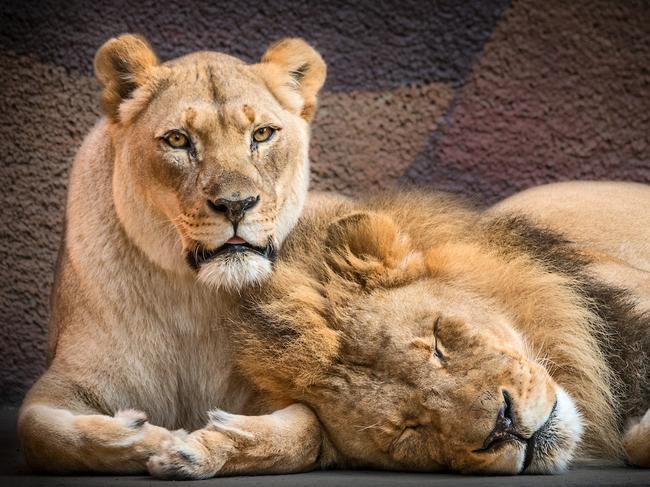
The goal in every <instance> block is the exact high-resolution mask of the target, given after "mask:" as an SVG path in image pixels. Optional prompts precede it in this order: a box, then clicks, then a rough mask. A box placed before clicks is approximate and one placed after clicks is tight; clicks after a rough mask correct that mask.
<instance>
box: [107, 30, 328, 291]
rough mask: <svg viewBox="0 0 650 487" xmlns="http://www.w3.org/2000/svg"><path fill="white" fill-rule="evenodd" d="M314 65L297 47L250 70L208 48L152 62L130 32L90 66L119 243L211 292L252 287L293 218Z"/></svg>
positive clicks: (316, 85) (302, 175)
mask: <svg viewBox="0 0 650 487" xmlns="http://www.w3.org/2000/svg"><path fill="white" fill-rule="evenodd" d="M325 71H326V68H325V63H324V62H323V60H322V59H321V57H320V56H319V55H318V53H317V52H316V51H314V50H313V49H312V48H311V47H310V46H308V45H307V44H306V43H305V42H304V41H302V40H300V39H285V40H283V41H280V42H278V43H276V44H274V45H272V46H271V47H270V48H269V49H268V50H267V52H266V53H265V54H264V56H263V57H262V60H261V62H260V63H258V64H253V65H249V64H246V63H244V62H242V61H240V60H238V59H235V58H233V57H230V56H227V55H224V54H219V53H215V52H197V53H193V54H189V55H186V56H183V57H181V58H178V59H174V60H172V61H169V62H166V63H162V64H161V63H159V62H158V60H157V58H156V55H155V54H154V52H153V51H152V50H151V48H150V47H149V45H148V44H147V42H146V41H145V40H144V39H143V38H141V37H139V36H134V35H123V36H120V37H118V38H115V39H111V40H109V41H108V42H107V43H106V44H104V46H102V47H101V48H100V49H99V51H98V53H97V56H96V58H95V72H96V75H97V79H98V80H99V81H100V83H101V84H102V85H103V94H102V108H103V110H104V112H105V113H106V115H107V118H108V120H109V125H108V127H109V132H110V134H111V137H112V149H113V151H114V154H113V158H114V173H113V185H114V187H113V194H114V200H115V207H116V211H117V214H118V217H119V219H120V221H121V223H122V225H123V226H124V228H125V230H126V233H127V235H128V236H129V237H130V238H131V239H132V240H133V241H134V242H135V243H136V245H137V246H138V247H139V248H140V249H141V250H143V251H144V252H145V254H146V255H147V256H148V257H149V258H150V259H151V260H153V261H154V262H156V263H157V264H159V265H161V266H162V267H163V268H165V269H167V270H174V271H180V272H187V271H188V270H190V269H192V270H194V271H196V273H197V275H198V278H199V279H200V280H201V281H203V282H205V283H207V284H209V285H212V286H214V287H217V288H226V289H238V288H240V287H241V286H243V285H246V284H249V283H253V282H259V281H260V280H261V279H262V278H264V277H266V276H267V275H268V274H269V272H270V270H271V264H270V261H271V260H272V259H273V257H274V255H275V251H276V249H277V248H278V246H279V245H280V244H281V243H282V241H283V239H284V238H285V236H286V235H287V233H288V232H289V230H290V229H291V228H292V227H293V225H294V224H295V222H296V219H297V217H298V215H299V213H300V212H301V209H302V205H303V202H304V198H305V195H306V191H307V185H308V164H309V163H308V143H309V122H310V121H311V119H312V118H313V116H314V112H315V109H316V96H317V94H318V91H319V90H320V88H321V86H322V85H323V82H324V80H325Z"/></svg>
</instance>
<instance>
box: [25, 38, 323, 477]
mask: <svg viewBox="0 0 650 487" xmlns="http://www.w3.org/2000/svg"><path fill="white" fill-rule="evenodd" d="M325 71H326V68H325V64H324V62H323V60H322V59H321V57H320V56H319V54H318V53H316V51H314V50H313V49H312V48H311V47H310V46H308V45H307V44H306V43H305V42H304V41H302V40H300V39H285V40H283V41H280V42H278V43H276V44H274V45H272V46H271V47H270V48H269V49H268V50H267V52H266V53H265V54H264V56H263V57H262V60H261V62H260V63H258V64H254V65H248V64H245V63H244V62H242V61H240V60H238V59H235V58H232V57H230V56H227V55H224V54H220V53H216V52H197V53H194V54H189V55H187V56H183V57H181V58H179V59H175V60H172V61H169V62H166V63H163V64H160V63H159V62H158V60H157V58H156V55H155V54H154V53H153V51H152V50H151V48H150V47H149V45H148V44H147V42H146V41H145V40H144V39H142V38H141V37H138V36H133V35H123V36H121V37H118V38H115V39H111V40H109V41H108V42H107V43H106V44H104V46H102V47H101V49H100V50H99V51H98V53H97V56H96V58H95V72H96V76H97V79H98V80H99V81H100V83H101V84H102V86H103V94H102V100H101V105H102V108H103V110H104V112H105V114H106V117H104V118H103V119H101V120H100V121H99V122H98V123H97V125H96V126H95V127H94V129H93V130H92V131H91V133H90V134H89V135H88V136H87V137H86V140H85V142H84V144H83V146H82V147H81V149H80V151H79V153H78V155H77V158H76V160H75V163H74V166H73V168H72V172H71V176H70V185H69V194H68V203H67V212H66V229H65V238H64V242H63V244H62V247H61V251H60V256H59V263H58V270H57V275H56V283H55V286H54V290H53V301H52V311H51V330H50V347H49V350H50V363H49V368H48V370H47V371H46V372H45V374H44V375H43V376H42V377H41V378H40V379H39V380H38V382H37V383H36V384H35V385H34V386H33V387H32V389H31V390H30V392H29V394H28V395H27V398H26V399H25V402H24V404H23V406H22V408H21V411H20V415H19V420H18V427H19V436H20V439H21V442H22V447H23V450H24V453H25V456H26V458H27V461H28V463H29V464H30V465H31V466H32V467H34V468H37V469H40V470H45V471H49V472H58V473H62V472H71V471H96V472H99V471H102V472H111V473H127V472H140V471H146V462H147V459H148V458H149V457H150V455H152V454H153V453H155V452H156V451H157V450H158V448H159V446H160V444H161V442H162V441H164V440H166V439H169V438H170V437H172V435H173V433H172V432H170V429H174V428H192V429H193V428H196V427H198V426H200V425H202V424H204V422H205V421H206V420H207V416H206V415H205V411H207V410H208V409H210V408H213V407H214V406H215V405H219V406H220V407H225V408H228V409H233V410H239V409H240V408H241V406H242V404H243V402H244V401H245V399H246V398H247V396H248V395H249V388H248V386H247V385H246V384H245V383H244V381H242V380H241V378H240V377H239V376H238V374H237V373H236V372H235V371H234V370H233V367H232V357H231V351H230V347H229V343H228V339H227V336H226V334H225V332H224V326H223V321H222V320H221V319H220V317H221V316H223V315H224V312H225V310H226V309H228V308H230V307H233V306H236V304H237V301H238V299H237V298H236V297H234V298H233V297H229V296H228V295H229V294H234V293H226V291H232V290H236V289H238V288H240V287H241V286H245V285H249V284H251V283H257V282H260V281H261V280H262V279H263V278H265V277H266V276H267V275H268V274H269V273H270V271H271V260H272V259H273V258H274V255H275V253H276V252H277V250H278V249H279V248H280V245H281V244H282V242H283V240H284V238H285V237H286V235H287V233H288V232H289V231H290V230H291V228H292V227H293V226H294V224H295V222H296V220H297V218H298V216H299V213H300V212H301V210H302V206H303V202H304V199H305V196H306V192H307V185H308V170H309V168H308V166H309V161H308V143H309V122H310V121H311V119H312V117H313V115H314V112H315V109H316V96H317V93H318V91H319V89H320V88H321V86H322V85H323V82H324V79H325ZM139 410H142V411H145V412H146V415H145V413H142V412H139ZM149 421H151V423H150V422H149ZM154 425H158V426H154ZM179 434H180V433H179Z"/></svg>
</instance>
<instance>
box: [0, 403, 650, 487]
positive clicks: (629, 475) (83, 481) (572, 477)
mask: <svg viewBox="0 0 650 487" xmlns="http://www.w3.org/2000/svg"><path fill="white" fill-rule="evenodd" d="M15 423H16V409H7V408H5V409H0V486H2V487H4V486H13V485H17V486H23V485H24V486H57V487H59V486H68V485H70V486H117V487H127V486H129V487H146V486H153V487H165V486H167V485H171V484H176V485H178V484H179V483H180V482H169V481H161V480H154V479H151V478H149V477H146V476H129V477H114V476H108V475H104V476H69V477H48V476H42V475H33V474H30V472H29V471H28V470H27V468H26V466H25V465H24V463H23V460H22V457H21V453H20V450H19V448H18V445H17V442H16V427H15ZM185 485H187V486H190V485H191V486H195V485H196V486H197V487H199V486H203V485H212V486H217V485H218V486H219V487H222V486H223V487H230V486H232V487H254V486H264V487H274V486H283V487H292V486H300V485H308V486H310V487H325V486H329V485H350V486H354V487H365V486H373V487H393V486H395V487H399V486H421V485H425V486H454V487H465V486H467V487H470V486H503V487H519V486H533V487H534V486H544V487H551V486H563V487H564V486H566V487H581V486H585V487H598V486H624V485H625V486H639V487H641V486H644V487H648V486H650V470H641V469H634V468H623V467H616V468H612V467H609V468H603V467H588V468H584V467H583V468H577V469H573V470H571V471H569V472H568V473H566V474H563V475H550V476H549V475H522V476H517V477H469V476H462V475H452V474H412V473H398V472H366V471H328V472H311V473H306V474H295V475H273V476H260V477H228V478H218V479H211V480H202V481H194V482H185Z"/></svg>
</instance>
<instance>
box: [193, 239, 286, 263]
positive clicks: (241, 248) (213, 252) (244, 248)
mask: <svg viewBox="0 0 650 487" xmlns="http://www.w3.org/2000/svg"><path fill="white" fill-rule="evenodd" d="M246 252H253V253H255V254H258V255H261V256H262V257H264V258H266V259H268V260H270V261H273V260H274V259H275V256H276V251H275V248H274V246H273V243H272V242H271V241H269V243H268V245H266V247H257V246H255V245H251V244H250V243H248V242H246V241H245V240H243V239H241V238H239V237H234V238H231V239H229V240H228V241H226V243H224V244H223V245H222V246H221V247H217V248H214V249H206V248H205V247H203V246H202V245H197V246H196V247H194V249H193V250H188V251H187V253H186V255H185V258H186V260H187V263H188V264H189V266H190V267H191V268H192V269H194V270H198V269H199V267H201V265H202V264H205V263H206V262H209V261H211V260H213V259H215V258H217V257H219V256H230V255H232V256H235V255H241V254H243V253H246Z"/></svg>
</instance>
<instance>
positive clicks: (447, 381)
mask: <svg viewBox="0 0 650 487" xmlns="http://www.w3.org/2000/svg"><path fill="white" fill-rule="evenodd" d="M610 204H612V205H613V206H615V203H614V202H610ZM630 218H631V219H634V218H635V217H634V216H630ZM508 222H509V220H506V219H501V218H500V217H499V216H494V215H492V214H491V213H482V212H477V211H474V210H472V209H470V208H467V207H465V206H464V205H462V204H460V203H458V202H456V201H454V200H451V199H449V198H446V197H442V196H431V195H426V194H422V193H413V194H401V195H392V196H387V197H384V198H375V199H370V200H367V201H362V202H349V201H347V202H341V203H338V204H332V205H331V206H330V207H328V208H319V209H311V210H310V211H308V212H307V213H306V214H305V216H304V217H303V220H302V221H301V223H300V224H299V225H298V226H297V227H296V229H295V231H294V232H293V233H292V235H291V236H290V238H289V239H288V240H287V241H286V242H285V246H284V247H283V251H282V255H281V259H280V262H279V263H278V265H277V266H276V270H275V272H274V274H273V276H272V278H271V279H270V281H269V282H268V283H267V285H266V286H264V288H262V289H259V290H254V291H250V292H249V293H248V294H247V296H246V301H245V303H246V304H245V306H244V308H243V311H242V312H241V313H239V314H237V315H236V316H235V317H234V322H233V326H232V331H233V335H234V339H235V344H236V348H237V350H238V354H237V359H238V363H239V366H240V368H241V370H242V372H243V373H244V375H245V376H246V377H248V378H249V379H250V380H251V381H253V382H254V383H255V384H256V385H257V386H258V387H259V388H260V389H261V390H262V391H264V392H265V394H266V397H267V400H269V398H270V400H271V403H270V404H271V405H272V404H273V401H277V404H278V405H286V404H287V403H290V402H291V401H297V402H302V403H304V404H306V405H308V406H310V407H311V408H312V409H313V411H314V413H315V416H314V418H313V420H312V422H310V421H307V420H305V419H304V417H303V418H299V417H297V418H296V422H295V424H294V427H293V430H294V431H293V434H295V435H296V437H300V436H302V435H304V434H306V433H307V432H309V431H312V429H313V422H315V421H317V420H318V421H319V422H320V424H321V425H322V435H323V440H322V446H321V452H320V457H319V462H318V463H317V462H313V461H312V463H311V467H312V468H316V467H317V466H321V467H333V466H337V467H366V468H367V467H372V468H391V469H398V470H429V471H430V470H440V469H452V470H457V471H461V472H473V473H510V474H512V473H518V472H520V471H521V470H522V468H523V466H524V455H525V452H524V450H525V447H524V446H522V445H521V444H520V443H517V442H510V443H507V444H506V445H505V446H504V447H503V448H500V449H497V450H495V451H489V452H481V451H477V450H480V448H481V447H482V446H483V445H484V442H485V441H486V438H487V437H488V435H489V433H490V431H491V429H492V428H493V427H494V422H495V418H496V416H497V411H498V410H499V408H500V407H503V404H504V399H503V391H504V390H506V391H507V392H508V393H509V395H510V396H511V398H512V403H513V408H514V410H515V421H516V423H517V428H518V429H519V432H520V433H521V435H522V436H523V437H525V438H528V437H530V436H532V435H533V434H534V433H535V432H536V431H537V430H538V429H541V430H542V431H544V433H543V434H542V436H540V437H539V438H538V442H542V441H544V442H546V443H544V444H542V446H541V447H540V446H539V444H538V449H537V450H536V453H535V454H534V455H533V457H532V463H531V464H530V467H529V468H528V469H527V471H528V472H540V473H549V472H557V471H561V470H563V469H564V468H566V467H567V465H568V464H569V463H570V462H571V461H572V459H573V458H574V457H577V458H598V459H600V460H601V461H602V460H603V459H604V460H608V461H611V460H617V459H620V458H622V457H623V456H624V453H623V438H622V434H621V430H620V429H619V422H620V421H621V420H622V419H624V418H621V417H620V414H619V408H620V405H621V404H622V403H623V402H625V399H626V398H625V397H620V395H619V394H620V392H618V391H619V390H621V389H620V388H619V384H618V381H619V377H620V376H619V375H618V374H619V373H625V371H623V370H613V369H612V368H611V365H610V362H608V359H607V357H606V356H605V354H604V352H603V350H604V349H602V348H601V345H603V343H604V341H605V340H607V339H608V338H607V337H606V335H605V334H606V333H607V331H606V329H607V323H605V322H604V320H603V318H602V317H601V315H600V314H599V313H598V312H596V311H595V309H594V308H593V307H592V304H591V302H590V301H589V300H590V299H591V298H589V297H588V295H585V294H583V293H582V292H580V291H579V290H580V289H581V286H586V285H587V284H586V281H584V279H586V278H587V277H584V276H583V277H581V276H582V274H579V273H580V272H585V273H586V274H585V276H588V275H590V273H591V269H592V268H593V266H594V265H597V263H595V264H591V265H587V264H588V262H589V261H588V260H586V259H588V257H587V256H586V255H585V254H584V253H582V252H581V251H580V248H576V246H575V245H573V244H570V243H566V244H565V243H561V242H560V241H558V243H557V244H554V245H556V250H555V252H558V253H559V254H558V255H559V257H550V256H549V257H548V258H545V257H536V256H535V252H536V250H535V249H534V248H530V249H528V250H527V247H526V245H527V243H526V242H528V241H530V239H534V238H541V239H543V238H547V237H546V236H545V235H546V234H542V235H541V236H537V237H535V236H534V234H533V236H532V237H521V236H520V233H518V232H521V231H525V230H526V229H527V228H528V227H526V226H523V227H521V228H520V227H516V226H515V227H511V226H508ZM619 224H620V223H619ZM526 238H528V239H529V240H526ZM548 238H551V239H552V238H554V237H552V236H549V237H548ZM533 243H534V244H535V246H537V247H538V248H540V249H541V248H542V247H543V246H544V245H545V242H544V241H542V240H540V241H539V242H535V241H533ZM631 244H632V245H635V243H634V241H633V242H631ZM596 249H598V247H597V246H596ZM618 257H620V256H618ZM553 259H559V260H558V261H557V262H555V261H554V260H553ZM563 262H565V263H567V262H569V263H571V264H570V265H569V264H567V267H566V268H567V269H569V270H567V271H563V270H561V269H560V268H557V270H556V267H554V266H557V265H564V264H563ZM572 266H573V267H572ZM583 267H584V271H578V270H571V269H578V268H581V269H582V268H583ZM612 304H614V303H612ZM637 311H642V309H641V307H640V306H639V305H638V304H637ZM644 319H645V321H644V322H643V326H645V327H646V328H645V330H636V331H635V332H638V334H639V336H641V337H643V339H644V340H645V341H646V343H647V342H648V340H649V339H650V324H649V323H648V319H647V316H646V317H645V318H644ZM623 326H625V324H623ZM631 326H632V325H631ZM634 326H636V325H634ZM622 331H623V330H621V332H622ZM622 336H623V335H622ZM619 340H623V338H620V339H619ZM629 345H632V346H633V345H634V344H629V343H628V344H626V343H622V342H621V343H619V344H618V346H620V347H621V350H622V349H623V348H624V347H626V346H629ZM614 346H617V345H616V343H615V342H614ZM437 351H439V352H440V353H441V354H442V355H441V357H442V358H440V357H439V356H438V355H437ZM643 353H645V354H646V358H645V360H648V358H649V354H648V351H647V350H645V351H643ZM639 380H641V381H645V382H644V383H643V384H641V386H642V387H645V389H646V390H648V386H649V385H650V384H648V382H650V377H640V378H639ZM565 391H566V392H565ZM567 393H568V394H567ZM574 401H575V405H574ZM643 401H647V399H642V398H636V399H634V400H633V401H632V402H635V404H637V406H635V407H636V408H637V409H638V410H641V409H642V408H646V409H647V408H648V404H647V403H645V404H644V403H643ZM554 404H556V407H557V408H558V409H557V411H556V412H555V413H551V410H552V409H553V405H554ZM643 410H645V409H643ZM553 414H555V415H553ZM260 418H262V417H251V418H250V420H249V421H250V422H247V420H246V419H245V417H237V419H236V424H237V428H238V429H240V430H243V431H244V432H247V433H248V434H251V435H255V434H261V435H263V434H264V433H263V428H261V426H260V423H259V421H260ZM316 418H317V419H316ZM549 418H552V421H551V419H549ZM647 418H648V416H647V415H646V417H645V418H644V419H643V420H642V421H640V422H638V423H637V424H636V425H635V426H633V427H632V429H631V430H630V432H629V433H628V434H627V436H626V437H625V441H624V442H625V445H624V447H625V451H626V452H627V459H628V461H631V462H632V463H635V464H637V465H643V466H648V464H647V460H646V457H645V456H644V455H645V452H647V450H648V446H649V445H650V438H648V436H647V424H648V420H647ZM546 421H551V423H550V424H551V426H549V428H550V432H549V430H545V429H543V428H541V427H542V425H543V424H544V423H545V422H546ZM224 422H225V424H226V425H228V424H229V420H227V419H226V420H221V421H220V422H219V423H224ZM583 426H584V434H583ZM215 427H223V425H213V424H212V423H209V425H208V430H209V429H211V428H215ZM540 434H541V433H540ZM292 444H293V442H292V441H291V440H287V441H286V442H280V443H276V444H275V445H274V447H273V449H272V450H267V452H266V453H267V457H265V461H266V462H269V461H270V459H272V458H275V459H276V461H277V462H278V463H282V462H289V461H291V462H294V463H295V462H298V459H296V458H295V457H294V455H295V453H294V452H293V450H292V449H291V446H292ZM179 448H186V449H187V448H189V450H183V451H186V452H187V451H190V452H191V451H194V450H193V448H199V447H198V446H197V445H195V446H194V447H192V446H188V445H187V444H186V443H185V442H184V441H183V440H176V442H174V443H173V444H172V443H169V444H168V449H167V451H166V452H165V453H163V456H156V457H154V459H153V460H152V463H151V464H150V471H151V472H152V473H153V474H154V475H156V476H161V477H197V476H212V475H224V474H228V473H231V472H232V471H226V470H220V469H214V465H213V464H210V463H209V462H208V461H207V460H206V459H205V457H201V458H197V459H196V461H188V460H186V459H185V458H184V457H183V456H179V455H178V454H176V453H175V452H176V451H177V450H178V449H179ZM200 448H211V449H212V450H214V451H220V446H219V442H218V441H216V442H214V441H212V440H209V439H206V441H205V444H203V443H202V446H201V447H200ZM239 455H240V454H239V453H233V452H232V451H230V452H229V458H230V459H231V460H230V461H231V462H234V461H235V460H232V458H233V457H235V458H239ZM310 455H311V452H310ZM245 457H246V452H245V449H243V450H242V452H241V458H242V459H244V458H245ZM309 458H311V457H309V456H305V457H301V459H302V460H304V461H303V462H298V463H300V464H301V465H303V466H304V464H309V461H310V460H309ZM237 471H238V472H240V473H264V472H267V471H273V470H267V469H266V468H265V467H264V466H263V465H260V466H259V467H258V468H250V469H247V468H246V467H245V466H242V467H241V468H240V469H238V470H237Z"/></svg>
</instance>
